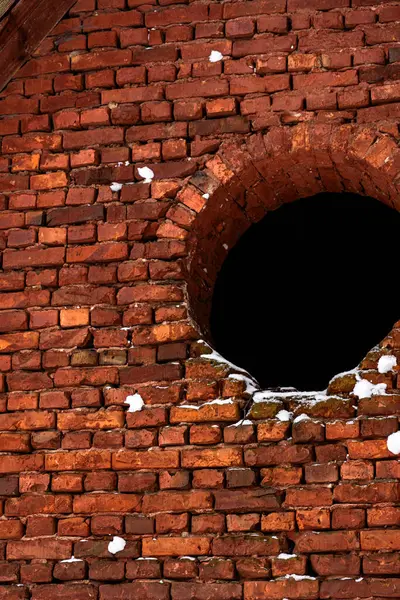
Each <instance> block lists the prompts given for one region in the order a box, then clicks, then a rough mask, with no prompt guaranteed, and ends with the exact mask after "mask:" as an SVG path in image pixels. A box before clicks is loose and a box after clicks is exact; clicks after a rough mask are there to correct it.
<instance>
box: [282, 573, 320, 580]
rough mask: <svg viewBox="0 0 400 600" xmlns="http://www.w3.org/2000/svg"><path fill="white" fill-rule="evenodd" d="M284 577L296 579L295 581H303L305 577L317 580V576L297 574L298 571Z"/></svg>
mask: <svg viewBox="0 0 400 600" xmlns="http://www.w3.org/2000/svg"><path fill="white" fill-rule="evenodd" d="M284 579H294V580H295V581H303V580H304V579H308V580H310V581H315V580H316V577H310V575H296V573H292V574H291V575H285V577H284Z"/></svg>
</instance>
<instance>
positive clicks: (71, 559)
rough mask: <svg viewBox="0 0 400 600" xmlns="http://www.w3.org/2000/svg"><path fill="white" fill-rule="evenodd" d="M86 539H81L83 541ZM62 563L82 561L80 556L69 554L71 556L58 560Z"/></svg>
mask: <svg viewBox="0 0 400 600" xmlns="http://www.w3.org/2000/svg"><path fill="white" fill-rule="evenodd" d="M84 541H86V540H82V542H84ZM60 562H62V563H74V562H83V560H82V559H81V558H75V556H71V558H67V559H65V560H60Z"/></svg>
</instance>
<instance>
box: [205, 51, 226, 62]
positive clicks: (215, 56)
mask: <svg viewBox="0 0 400 600" xmlns="http://www.w3.org/2000/svg"><path fill="white" fill-rule="evenodd" d="M222 59H223V56H222V54H221V52H218V50H211V54H210V56H209V57H208V60H209V61H210V62H211V63H215V62H219V61H220V60H222Z"/></svg>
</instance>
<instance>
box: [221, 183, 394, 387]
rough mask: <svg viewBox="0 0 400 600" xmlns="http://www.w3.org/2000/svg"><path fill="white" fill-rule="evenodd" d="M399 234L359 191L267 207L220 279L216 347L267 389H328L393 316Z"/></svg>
mask: <svg viewBox="0 0 400 600" xmlns="http://www.w3.org/2000/svg"><path fill="white" fill-rule="evenodd" d="M399 234H400V214H399V213H397V212H396V211H394V210H392V209H390V208H388V207H387V206H385V205H384V204H382V203H381V202H378V201H377V200H374V199H373V198H365V197H362V196H358V195H356V194H347V193H343V194H328V193H326V194H318V195H317V196H313V197H312V198H307V199H305V200H298V201H296V202H294V203H292V204H287V205H285V206H283V207H281V208H279V209H278V210H276V211H274V212H271V213H268V214H267V215H266V216H265V217H264V218H263V219H262V220H261V221H260V222H259V223H257V224H256V225H252V226H251V227H250V229H248V230H247V232H246V233H245V234H244V235H243V236H242V238H241V239H240V240H239V242H238V243H237V245H236V246H235V247H234V248H233V249H232V250H231V251H230V252H229V255H228V257H227V259H226V261H225V262H224V264H223V266H222V269H221V272H220V273H219V276H218V278H217V282H216V285H215V290H214V296H213V303H212V311H211V323H210V325H211V333H212V336H213V341H214V345H215V347H216V349H217V350H218V351H219V352H220V353H221V354H222V355H223V356H224V357H225V358H228V359H229V360H231V361H232V362H234V363H235V364H237V365H239V366H241V367H244V368H246V369H247V370H248V371H249V372H250V373H251V374H252V375H253V376H254V377H256V379H258V381H259V382H260V384H261V385H262V386H263V387H265V388H268V387H290V386H292V387H295V388H297V389H298V390H301V391H310V390H322V389H324V388H326V386H327V384H328V382H329V380H330V379H331V378H332V377H333V376H334V375H336V374H337V373H340V372H341V371H346V370H349V369H352V368H353V367H355V366H357V364H358V363H359V362H360V361H361V360H362V359H363V358H364V356H365V355H366V354H367V352H368V351H369V350H370V349H371V348H372V347H373V346H375V345H376V344H378V343H379V342H380V341H381V340H382V339H383V338H384V337H385V336H386V335H387V334H388V332H389V331H390V330H391V328H392V327H393V324H394V323H395V322H396V320H397V319H398V318H399V317H400V302H399V297H398V295H397V292H396V289H397V281H396V279H397V268H396V265H397V256H398V252H399V239H400V237H399Z"/></svg>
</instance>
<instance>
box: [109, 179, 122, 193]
mask: <svg viewBox="0 0 400 600" xmlns="http://www.w3.org/2000/svg"><path fill="white" fill-rule="evenodd" d="M110 190H111V191H112V192H119V191H120V190H122V183H117V182H116V181H113V182H112V184H111V185H110Z"/></svg>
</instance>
